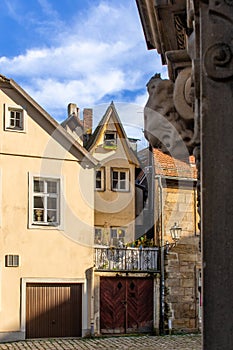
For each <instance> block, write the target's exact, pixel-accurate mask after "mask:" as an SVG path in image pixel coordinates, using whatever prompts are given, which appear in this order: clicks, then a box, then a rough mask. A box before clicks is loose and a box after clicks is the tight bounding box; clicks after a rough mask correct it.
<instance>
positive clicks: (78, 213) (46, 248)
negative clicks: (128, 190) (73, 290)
mask: <svg viewBox="0 0 233 350" xmlns="http://www.w3.org/2000/svg"><path fill="white" fill-rule="evenodd" d="M4 102H7V103H9V99H8V98H7V97H6V96H5V95H4V94H3V93H2V92H0V115H1V118H0V120H1V122H0V147H1V148H0V150H1V155H0V171H1V172H0V180H1V201H0V202H1V211H0V216H1V220H0V222H1V227H0V332H9V331H19V330H20V310H21V291H20V281H21V278H38V279H46V278H55V279H64V278H65V279H73V278H75V279H77V278H81V279H85V272H86V270H87V269H88V268H90V267H92V266H93V226H94V211H93V206H94V188H93V176H94V175H93V174H94V173H93V169H88V168H86V169H84V168H82V166H81V165H80V164H79V162H78V161H77V159H76V158H74V157H73V155H71V154H69V153H68V152H67V150H65V149H63V147H62V146H60V145H59V144H58V143H57V142H56V141H54V139H53V138H51V135H49V133H47V132H46V131H44V130H43V129H42V128H41V127H40V126H39V125H38V124H37V123H36V121H35V120H33V119H32V118H31V117H30V116H28V117H27V128H26V132H25V133H19V132H13V131H12V132H10V131H4V128H3V103H4ZM9 104H10V105H11V106H12V105H13V103H12V102H11V103H9ZM37 117H38V116H37ZM40 118H41V119H42V117H40ZM40 122H41V123H42V125H44V126H45V127H46V126H47V122H46V121H41V120H40ZM30 174H34V175H41V176H55V177H58V178H61V179H62V193H61V198H62V205H61V212H62V217H63V224H62V226H61V228H60V229H57V228H56V227H54V228H53V227H34V228H30V227H29V217H28V213H29V196H30V189H29V176H30ZM7 254H17V255H19V256H20V266H19V267H5V262H4V261H5V255H7Z"/></svg>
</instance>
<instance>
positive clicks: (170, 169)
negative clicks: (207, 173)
mask: <svg viewBox="0 0 233 350" xmlns="http://www.w3.org/2000/svg"><path fill="white" fill-rule="evenodd" d="M153 155H154V165H155V174H157V175H164V176H172V177H180V178H193V179H196V178H197V169H196V166H195V158H194V156H190V157H189V163H186V162H182V161H181V160H177V159H174V158H173V157H171V156H170V155H168V154H164V153H163V152H162V151H160V150H158V149H156V148H154V149H153Z"/></svg>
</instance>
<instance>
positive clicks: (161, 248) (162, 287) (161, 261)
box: [155, 175, 165, 335]
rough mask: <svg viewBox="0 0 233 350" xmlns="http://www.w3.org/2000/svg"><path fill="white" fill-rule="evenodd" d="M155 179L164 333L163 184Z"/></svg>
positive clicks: (161, 310) (160, 329) (156, 177)
mask: <svg viewBox="0 0 233 350" xmlns="http://www.w3.org/2000/svg"><path fill="white" fill-rule="evenodd" d="M155 180H158V186H159V214H160V215H159V217H160V247H159V248H160V320H159V332H160V334H161V335H162V334H164V302H165V295H164V288H165V268H164V224H163V185H162V177H161V176H160V175H155Z"/></svg>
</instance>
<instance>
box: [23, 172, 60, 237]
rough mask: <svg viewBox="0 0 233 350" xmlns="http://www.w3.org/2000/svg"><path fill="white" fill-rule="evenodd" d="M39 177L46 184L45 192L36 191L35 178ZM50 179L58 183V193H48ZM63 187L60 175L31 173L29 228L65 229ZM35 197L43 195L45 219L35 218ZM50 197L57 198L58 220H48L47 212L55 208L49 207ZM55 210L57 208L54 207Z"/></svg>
mask: <svg viewBox="0 0 233 350" xmlns="http://www.w3.org/2000/svg"><path fill="white" fill-rule="evenodd" d="M37 179H39V180H40V181H42V182H43V183H44V185H45V187H44V191H43V192H37V191H34V180H37ZM48 181H52V182H56V183H57V193H56V194H55V193H48V191H47V184H48ZM62 188H63V181H62V178H61V177H59V176H49V175H41V174H39V175H38V174H29V228H46V229H59V230H62V229H63V210H62V201H61V193H62ZM34 197H41V198H43V201H44V220H41V221H39V220H38V217H37V219H35V210H37V209H38V211H39V210H40V208H37V209H35V208H34ZM48 198H54V199H56V200H57V206H56V210H57V220H56V221H48V219H47V217H48V216H47V214H48V212H49V210H51V211H53V209H49V208H48ZM54 211H55V209H54Z"/></svg>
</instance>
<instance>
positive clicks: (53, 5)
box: [0, 0, 167, 138]
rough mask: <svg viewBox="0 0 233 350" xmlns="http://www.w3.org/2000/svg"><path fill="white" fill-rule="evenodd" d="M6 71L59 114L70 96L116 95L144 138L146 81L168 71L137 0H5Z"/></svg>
mask: <svg viewBox="0 0 233 350" xmlns="http://www.w3.org/2000/svg"><path fill="white" fill-rule="evenodd" d="M0 31H1V36H0V73H1V74H3V75H5V76H7V77H8V78H12V79H14V80H15V81H16V82H17V83H18V84H19V85H20V86H21V87H23V88H24V89H25V90H26V91H27V92H28V93H29V94H30V95H31V96H32V97H33V98H34V99H35V100H36V101H37V102H38V103H39V104H40V105H41V106H42V107H43V108H44V109H45V110H46V111H47V112H48V113H50V114H51V115H52V117H53V118H55V119H56V120H57V121H59V122H61V121H62V120H64V119H65V118H66V111H67V105H68V103H70V102H72V103H76V104H77V105H78V106H79V107H80V108H81V109H82V108H85V107H88V108H93V109H94V118H95V124H96V123H97V122H98V120H99V118H100V117H101V116H102V115H101V114H103V113H104V111H105V110H106V108H107V106H108V105H109V103H111V101H114V103H115V104H116V107H117V110H118V113H119V116H120V118H121V120H122V122H123V125H124V126H125V129H126V132H127V134H128V136H131V137H133V136H135V137H139V138H142V128H143V112H142V109H143V106H144V104H145V102H146V99H147V92H146V83H147V82H148V80H149V79H150V78H151V76H152V75H154V74H155V73H157V72H160V73H162V76H163V77H166V74H167V73H166V72H167V69H166V67H164V66H162V65H161V61H160V56H159V55H158V54H157V52H156V51H155V50H153V51H148V50H147V48H146V43H145V40H144V35H143V31H142V27H141V23H140V20H139V14H138V11H137V7H136V2H135V0H2V1H1V2H0Z"/></svg>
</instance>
